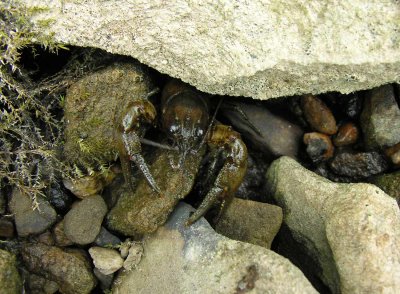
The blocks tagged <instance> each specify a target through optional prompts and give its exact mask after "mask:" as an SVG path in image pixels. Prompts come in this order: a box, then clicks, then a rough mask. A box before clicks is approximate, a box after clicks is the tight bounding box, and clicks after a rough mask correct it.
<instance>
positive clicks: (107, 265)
mask: <svg viewBox="0 0 400 294" xmlns="http://www.w3.org/2000/svg"><path fill="white" fill-rule="evenodd" d="M89 254H90V256H91V257H92V259H93V264H94V266H95V267H96V268H97V269H98V270H99V271H100V272H101V273H102V274H104V275H110V274H113V273H115V272H116V271H117V270H119V269H120V268H121V267H122V266H123V264H124V260H123V259H122V258H121V256H120V255H119V253H118V251H116V250H114V249H110V248H103V247H91V248H90V249H89Z"/></svg>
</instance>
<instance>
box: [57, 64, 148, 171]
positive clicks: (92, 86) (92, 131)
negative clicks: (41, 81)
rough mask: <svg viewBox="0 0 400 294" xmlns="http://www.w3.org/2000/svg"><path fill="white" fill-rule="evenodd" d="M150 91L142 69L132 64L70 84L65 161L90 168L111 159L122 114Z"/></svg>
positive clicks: (145, 74)
mask: <svg viewBox="0 0 400 294" xmlns="http://www.w3.org/2000/svg"><path fill="white" fill-rule="evenodd" d="M152 89H153V84H152V82H151V81H150V78H149V75H148V73H147V72H146V70H145V69H144V68H143V67H142V66H141V65H140V64H138V63H133V62H132V63H116V64H114V65H111V66H108V67H106V68H104V69H101V70H99V71H95V72H92V73H90V74H89V75H87V76H85V77H83V78H82V79H80V80H78V81H77V82H76V83H74V84H73V85H72V86H71V87H70V88H69V89H68V91H67V94H66V98H65V122H66V127H65V146H64V156H65V159H66V160H67V161H68V162H70V163H77V164H80V165H82V166H87V165H89V166H92V167H93V166H95V165H97V164H102V163H107V162H110V161H113V160H115V159H116V158H117V156H118V148H117V145H116V143H115V142H116V140H115V136H117V135H118V127H119V125H120V124H121V119H122V116H123V114H124V112H125V111H126V109H127V108H128V106H129V103H131V102H132V101H134V100H136V99H140V98H146V96H147V95H148V94H149V92H150V91H151V90H152Z"/></svg>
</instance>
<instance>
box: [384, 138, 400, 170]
mask: <svg viewBox="0 0 400 294" xmlns="http://www.w3.org/2000/svg"><path fill="white" fill-rule="evenodd" d="M385 154H386V156H388V157H389V158H390V161H391V162H392V163H393V165H394V166H396V167H400V143H398V144H396V145H394V146H392V147H390V148H387V149H386V150H385Z"/></svg>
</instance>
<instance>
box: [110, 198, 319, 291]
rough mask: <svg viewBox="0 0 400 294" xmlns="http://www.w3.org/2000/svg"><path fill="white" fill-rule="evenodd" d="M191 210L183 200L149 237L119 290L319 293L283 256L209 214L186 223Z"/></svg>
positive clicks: (118, 282)
mask: <svg viewBox="0 0 400 294" xmlns="http://www.w3.org/2000/svg"><path fill="white" fill-rule="evenodd" d="M191 211H193V209H191V208H190V206H189V205H187V204H180V205H179V206H178V207H177V209H175V211H174V213H173V214H172V215H171V217H170V219H169V221H168V222H167V223H166V225H165V226H163V227H161V228H159V229H158V230H157V232H156V233H155V234H153V235H151V236H148V237H147V239H146V240H145V242H144V252H145V255H144V256H143V258H142V261H141V262H140V263H139V265H138V266H137V267H136V269H132V270H131V271H127V272H125V273H122V274H121V275H120V276H119V277H118V278H117V279H116V281H115V282H114V287H113V293H115V294H125V293H136V292H140V293H166V294H169V293H217V294H218V293H221V294H222V293H246V292H249V291H250V290H252V291H251V293H316V291H315V290H314V288H313V287H312V286H311V284H310V283H309V282H308V281H307V280H306V278H305V277H304V275H303V274H302V272H301V271H299V270H298V269H297V268H296V267H295V266H293V265H292V264H291V263H290V262H289V261H288V260H287V259H285V258H283V257H282V256H279V255H278V254H276V253H274V252H272V251H270V250H268V249H265V248H262V247H259V246H255V245H251V244H248V243H244V242H238V241H233V240H230V239H228V238H226V237H223V236H221V235H219V234H216V233H215V232H214V231H213V229H212V228H211V227H210V225H209V224H208V223H207V222H206V221H205V220H204V219H203V218H202V219H200V220H199V221H198V222H196V223H195V224H193V225H191V226H190V227H185V226H184V223H185V221H186V220H187V218H188V216H189V213H190V212H191Z"/></svg>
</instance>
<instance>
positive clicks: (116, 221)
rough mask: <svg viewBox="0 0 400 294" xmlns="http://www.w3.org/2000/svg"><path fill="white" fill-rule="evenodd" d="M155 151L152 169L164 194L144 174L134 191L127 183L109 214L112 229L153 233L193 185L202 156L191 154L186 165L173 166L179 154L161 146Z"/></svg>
mask: <svg viewBox="0 0 400 294" xmlns="http://www.w3.org/2000/svg"><path fill="white" fill-rule="evenodd" d="M156 154H157V156H156V160H155V161H154V162H153V163H152V164H151V166H150V171H151V173H152V174H153V176H154V178H156V179H158V182H157V184H158V185H159V187H160V188H161V191H163V194H164V196H163V197H159V196H157V195H156V194H155V193H154V192H153V190H152V189H151V188H150V186H149V185H148V183H147V182H146V180H145V179H144V178H141V179H140V181H139V183H138V186H137V189H136V190H135V191H134V192H132V191H131V189H129V188H128V187H127V186H126V185H125V186H124V187H122V189H121V192H120V197H119V199H118V202H117V204H116V205H115V206H114V208H113V209H112V210H111V211H110V212H109V213H108V215H107V224H108V226H109V228H110V229H113V230H115V231H118V232H120V233H123V234H125V235H127V236H140V235H142V234H145V233H152V232H154V231H155V230H156V229H157V228H158V227H159V226H160V225H162V224H163V223H165V221H166V220H167V218H168V216H169V214H170V213H171V212H172V211H173V209H174V207H175V205H176V204H177V203H178V201H179V200H180V199H182V198H184V197H185V196H186V195H187V194H188V193H189V192H190V190H191V189H192V187H193V185H194V180H195V175H196V174H197V172H198V168H199V166H200V162H201V157H200V156H197V155H196V156H194V155H192V154H188V155H187V158H186V161H185V163H184V166H182V167H181V168H180V169H174V168H173V167H172V166H171V165H170V159H171V158H172V159H173V161H174V162H177V161H178V160H179V155H178V154H176V153H175V152H173V153H171V152H167V151H165V150H158V151H157V152H156Z"/></svg>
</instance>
